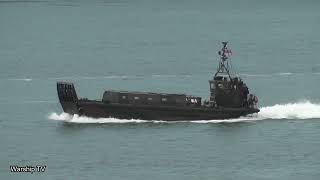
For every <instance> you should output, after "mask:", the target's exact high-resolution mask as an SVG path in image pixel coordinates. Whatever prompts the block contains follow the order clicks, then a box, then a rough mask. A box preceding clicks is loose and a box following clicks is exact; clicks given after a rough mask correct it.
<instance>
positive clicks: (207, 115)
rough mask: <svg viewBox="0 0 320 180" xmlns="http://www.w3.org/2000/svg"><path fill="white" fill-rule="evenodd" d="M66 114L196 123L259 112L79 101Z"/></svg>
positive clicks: (235, 109)
mask: <svg viewBox="0 0 320 180" xmlns="http://www.w3.org/2000/svg"><path fill="white" fill-rule="evenodd" d="M61 105H62V107H63V109H64V111H65V112H66V113H69V114H79V115H82V116H87V117H93V118H108V117H113V118H119V119H143V120H163V121H195V120H214V119H231V118H238V117H240V116H246V115H248V114H252V113H257V112H259V110H258V109H253V108H209V107H197V108H193V107H171V106H148V105H130V104H105V103H103V102H101V101H91V100H79V101H78V102H77V103H76V104H73V103H63V102H61Z"/></svg>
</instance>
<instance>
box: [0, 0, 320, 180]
mask: <svg viewBox="0 0 320 180" xmlns="http://www.w3.org/2000/svg"><path fill="white" fill-rule="evenodd" d="M319 32H320V1H318V0H305V1H298V0H239V1H233V0H200V1H195V0H181V1H179V0H170V1H169V0H92V1H85V0H46V1H45V0H43V1H42V0H36V1H31V0H30V1H28V0H26V1H25V0H0V179H6V180H7V179H9V180H10V179H24V180H25V179H32V180H34V179H39V180H40V179H41V180H42V179H53V180H55V179H84V180H86V179H110V180H128V179H130V180H131V179H134V180H150V179H153V180H164V179H174V180H188V179H190V180H191V179H194V180H198V179H225V180H233V179H237V180H247V179H254V180H256V179H265V180H269V179H270V180H286V179H287V180H301V179H308V180H309V179H311V180H313V179H314V180H317V179H319V178H320V151H319V149H320V141H319V140H320V94H319V88H320V61H319V51H320V35H319ZM221 41H229V42H230V47H231V49H232V50H233V58H232V63H233V67H234V69H235V70H236V71H237V72H238V73H239V74H240V76H241V77H242V78H243V79H244V80H245V81H246V83H247V84H248V86H249V87H250V90H251V91H252V92H254V93H255V94H256V95H258V96H259V100H260V104H259V106H260V107H261V113H259V114H257V115H255V116H253V117H243V118H239V119H233V120H231V121H229V122H223V121H221V120H215V121H214V120H212V121H200V122H198V123H195V122H180V123H165V122H144V121H140V120H131V121H124V122H123V121H120V120H118V119H112V118H107V119H91V118H79V117H74V118H71V117H67V116H65V115H64V114H61V113H62V109H61V107H60V105H59V103H58V99H57V94H56V86H55V83H56V81H60V80H68V81H72V82H74V83H75V86H76V88H77V92H78V95H79V96H81V97H87V98H90V99H100V98H101V97H102V93H103V91H104V90H106V89H114V90H136V91H155V92H168V93H187V94H192V95H197V96H201V97H203V98H207V97H208V96H209V86H208V80H209V79H210V78H211V77H212V75H213V73H214V72H215V70H216V67H217V58H218V57H217V50H218V49H219V48H220V47H221ZM14 165H17V166H33V167H35V166H37V165H38V166H43V167H44V166H45V169H43V170H44V172H34V173H30V172H29V173H28V172H20V173H18V172H11V169H10V166H14Z"/></svg>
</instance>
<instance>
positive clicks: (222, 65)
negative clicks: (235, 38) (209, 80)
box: [214, 42, 232, 80]
mask: <svg viewBox="0 0 320 180" xmlns="http://www.w3.org/2000/svg"><path fill="white" fill-rule="evenodd" d="M227 44H228V42H222V45H223V47H222V49H221V50H220V51H219V52H218V54H219V56H220V62H219V67H218V70H217V72H216V73H215V75H214V77H216V76H217V75H218V74H227V75H228V76H229V78H230V80H232V78H231V75H230V65H229V63H228V61H227V60H228V59H229V57H230V56H231V54H232V52H231V50H230V49H228V48H227Z"/></svg>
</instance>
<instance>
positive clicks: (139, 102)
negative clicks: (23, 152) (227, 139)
mask: <svg viewBox="0 0 320 180" xmlns="http://www.w3.org/2000/svg"><path fill="white" fill-rule="evenodd" d="M222 44H223V47H222V49H221V50H220V51H219V52H218V54H219V57H220V60H219V65H218V69H217V72H216V73H215V74H214V76H213V78H212V79H211V80H209V87H210V98H209V100H205V101H204V102H201V97H196V96H190V95H186V94H166V93H153V92H129V91H105V92H104V93H103V97H102V99H101V100H89V99H86V98H78V96H77V93H76V91H75V88H74V85H73V83H70V82H57V91H58V97H59V101H60V104H61V106H62V109H63V111H64V112H66V113H69V114H71V115H74V114H78V115H80V116H87V117H93V118H108V117H113V118H119V119H143V120H163V121H196V120H214V119H226V120H227V119H230V118H238V117H240V116H246V115H248V114H252V113H257V112H259V109H258V108H257V103H258V98H257V97H256V96H255V95H253V94H249V89H248V87H247V85H246V84H245V83H244V82H243V81H242V79H241V78H240V77H238V76H237V75H233V74H231V72H230V62H229V61H230V56H231V54H232V52H231V50H230V49H229V48H228V47H227V44H228V43H227V42H222Z"/></svg>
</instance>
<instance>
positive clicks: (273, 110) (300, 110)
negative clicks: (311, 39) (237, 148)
mask: <svg viewBox="0 0 320 180" xmlns="http://www.w3.org/2000/svg"><path fill="white" fill-rule="evenodd" d="M316 118H320V104H315V103H311V102H310V101H302V102H297V103H287V104H276V105H273V106H266V107H262V108H260V112H259V113H257V114H253V115H250V116H246V117H240V118H236V119H221V120H197V121H190V122H192V123H234V122H246V121H258V120H265V119H316ZM49 119H51V120H57V121H63V122H70V123H147V122H149V123H150V122H153V123H172V122H167V121H158V120H153V121H146V120H139V119H117V118H90V117H83V116H78V115H73V116H72V115H70V114H67V113H61V114H57V113H51V114H50V115H49ZM176 122H187V121H176Z"/></svg>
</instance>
